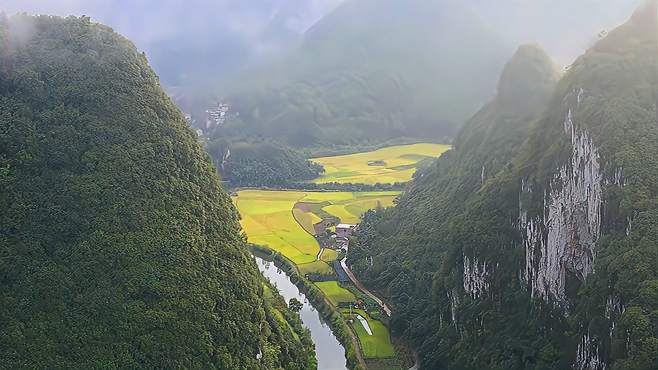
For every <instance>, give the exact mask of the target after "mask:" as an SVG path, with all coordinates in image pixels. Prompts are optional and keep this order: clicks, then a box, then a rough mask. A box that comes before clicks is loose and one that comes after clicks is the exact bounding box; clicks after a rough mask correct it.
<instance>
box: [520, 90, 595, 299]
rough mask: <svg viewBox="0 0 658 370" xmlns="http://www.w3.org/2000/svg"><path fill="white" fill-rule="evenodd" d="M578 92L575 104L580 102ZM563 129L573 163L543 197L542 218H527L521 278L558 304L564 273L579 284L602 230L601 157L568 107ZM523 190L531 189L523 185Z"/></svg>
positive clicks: (535, 293)
mask: <svg viewBox="0 0 658 370" xmlns="http://www.w3.org/2000/svg"><path fill="white" fill-rule="evenodd" d="M582 94H583V92H582V90H580V91H578V93H577V101H578V102H580V101H581V99H582ZM564 130H565V133H566V134H567V135H570V136H571V161H570V163H567V164H565V165H563V166H562V167H560V168H559V170H558V171H557V172H556V173H555V175H554V176H553V178H552V180H551V181H550V184H549V189H548V190H547V191H545V194H544V207H543V209H544V214H543V215H540V216H537V217H535V218H534V219H531V220H526V218H527V216H526V213H525V212H524V211H523V210H522V211H521V215H520V217H521V227H522V228H523V229H524V231H525V240H524V244H525V249H526V273H525V278H526V281H527V283H528V285H529V286H530V288H531V291H532V295H533V297H534V296H537V297H540V298H543V299H544V300H546V301H551V302H553V303H556V304H557V305H559V306H564V303H566V297H565V282H566V277H567V273H570V274H572V275H574V276H575V277H576V278H578V279H579V280H581V281H583V280H584V279H585V278H586V277H587V275H589V274H590V273H592V271H593V262H594V258H595V256H596V242H597V240H598V238H599V235H600V229H601V203H602V200H601V196H602V186H601V181H602V176H601V168H600V163H599V153H598V150H597V148H596V146H595V145H594V142H593V140H592V138H591V137H590V135H589V133H588V132H587V131H585V130H583V129H579V128H578V127H577V126H576V125H575V124H574V121H573V116H572V112H571V109H569V111H568V113H567V116H566V118H565V121H564ZM522 188H523V191H528V190H529V189H530V187H529V186H528V185H527V184H525V183H524V184H522Z"/></svg>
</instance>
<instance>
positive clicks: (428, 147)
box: [311, 143, 451, 184]
mask: <svg viewBox="0 0 658 370" xmlns="http://www.w3.org/2000/svg"><path fill="white" fill-rule="evenodd" d="M450 149H451V146H450V145H446V144H430V143H421V144H411V145H397V146H391V147H386V148H382V149H378V150H374V151H371V152H363V153H356V154H349V155H341V156H333V157H322V158H314V159H311V160H312V161H313V162H316V163H319V164H321V165H322V166H324V169H325V173H324V174H323V175H322V176H320V177H319V178H317V179H315V180H314V181H313V182H315V183H317V184H324V183H328V182H337V183H341V184H345V183H353V184H376V183H380V184H392V183H396V182H407V181H409V180H411V178H412V176H413V174H414V172H416V169H417V168H418V166H420V165H421V164H423V163H428V162H429V161H432V160H433V159H434V158H437V157H439V156H441V154H443V153H444V152H446V151H448V150H450Z"/></svg>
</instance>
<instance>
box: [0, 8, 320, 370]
mask: <svg viewBox="0 0 658 370" xmlns="http://www.w3.org/2000/svg"><path fill="white" fill-rule="evenodd" d="M237 218H238V217H237V214H236V211H235V210H234V208H233V206H232V204H231V201H230V198H229V197H228V195H227V194H226V193H224V192H223V191H222V189H221V187H220V183H219V178H218V176H217V174H216V172H215V168H214V167H213V165H212V164H211V162H210V160H209V158H208V156H207V154H206V153H205V152H204V150H203V148H202V147H201V146H200V145H199V143H198V142H197V139H196V137H195V135H194V133H193V132H192V131H191V130H190V129H189V128H187V127H186V123H185V120H184V119H183V117H182V115H181V113H180V111H179V110H178V109H177V108H176V107H175V106H174V105H173V103H172V102H171V100H170V99H169V98H168V97H167V96H166V95H165V93H164V92H163V90H162V88H161V87H160V84H159V81H158V77H157V76H156V75H155V74H154V72H153V71H152V70H151V68H150V67H149V66H148V64H147V62H146V58H145V56H144V55H143V54H140V53H139V52H137V50H136V49H135V47H134V46H133V45H132V44H131V43H130V42H129V41H127V40H126V39H124V38H123V37H121V36H119V35H117V34H116V33H114V32H113V31H112V30H111V29H109V28H107V27H105V26H102V25H98V24H94V23H91V22H90V20H89V18H87V17H82V18H76V17H69V18H66V19H62V18H56V17H47V16H40V17H28V16H16V17H13V18H11V19H8V18H7V17H5V16H2V18H0V307H2V309H0V328H2V330H1V331H0V363H1V364H2V365H0V367H6V368H222V369H254V368H271V369H278V368H286V369H307V368H313V367H314V366H315V359H314V353H313V345H312V343H311V342H310V338H309V336H308V333H305V332H304V331H303V330H302V328H301V325H300V324H299V321H298V320H299V319H296V320H297V321H295V319H294V315H288V314H286V316H287V317H289V318H290V320H289V322H288V323H286V321H283V322H282V321H281V320H280V319H279V318H278V315H275V313H274V310H280V311H281V310H283V311H286V308H285V303H283V304H282V303H281V301H280V300H276V299H275V300H273V301H268V300H266V299H264V296H263V289H264V288H263V287H264V280H263V278H262V276H261V275H260V274H259V272H258V270H257V268H256V266H255V264H254V263H253V261H252V260H251V259H250V257H249V256H248V255H247V252H246V249H245V248H244V243H245V242H244V238H243V236H241V235H240V230H239V224H238V219H237ZM293 327H294V328H295V329H294V330H293V329H292V328H293Z"/></svg>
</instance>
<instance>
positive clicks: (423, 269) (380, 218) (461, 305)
mask: <svg viewBox="0 0 658 370" xmlns="http://www.w3.org/2000/svg"><path fill="white" fill-rule="evenodd" d="M656 14H657V9H656V1H655V0H651V1H649V2H647V4H646V5H645V6H643V7H641V8H640V9H639V10H638V11H637V12H636V14H635V15H634V16H633V17H632V18H631V19H630V20H629V21H628V22H627V23H626V24H624V25H623V26H621V27H619V28H617V29H615V30H614V31H612V32H610V33H609V34H608V35H607V36H606V37H605V38H604V39H602V40H601V41H599V42H598V43H597V44H596V45H595V46H594V47H592V48H591V49H590V50H588V51H587V52H586V53H585V54H584V55H583V56H581V57H580V58H578V59H577V61H576V62H575V63H574V64H573V65H572V67H571V68H570V70H569V71H568V72H567V73H566V75H565V76H564V77H563V78H562V79H561V81H560V82H559V83H558V85H557V87H556V88H555V92H554V94H553V95H552V97H551V98H550V102H548V104H547V105H546V106H545V107H544V108H541V106H542V104H541V102H542V101H546V95H545V93H547V92H548V91H549V90H550V86H551V82H550V81H552V78H551V77H550V76H551V75H552V72H551V70H550V68H546V67H539V66H541V65H544V66H548V65H550V63H548V62H546V61H545V58H538V59H536V61H535V62H534V63H528V62H527V61H526V62H525V63H519V61H518V58H520V57H522V56H523V54H524V52H523V49H522V50H521V51H520V52H519V53H517V56H516V59H517V61H516V62H514V61H513V62H511V63H510V64H508V66H507V68H506V71H505V73H504V74H503V77H502V78H501V82H500V85H499V92H498V96H497V97H496V99H495V100H494V101H493V102H492V103H491V104H490V105H488V106H487V107H485V108H484V109H483V110H482V111H481V112H479V113H478V114H477V115H476V116H475V117H474V118H473V119H472V120H471V121H470V122H469V123H468V124H467V125H466V126H465V128H464V129H463V130H462V132H461V133H460V135H459V139H458V140H457V143H456V148H455V150H454V151H453V152H452V153H450V154H449V155H444V156H442V157H441V158H440V159H439V160H438V161H437V163H436V164H435V166H434V167H433V168H432V169H431V170H429V171H426V172H425V173H424V174H423V175H422V176H420V177H419V178H418V179H417V180H416V181H415V182H414V183H413V184H412V186H411V189H410V190H409V191H407V192H406V193H405V194H404V195H403V196H402V198H401V200H400V202H399V204H398V206H397V207H395V208H394V209H391V210H385V211H378V212H371V213H369V214H368V215H367V216H366V217H365V220H364V222H363V223H362V225H361V227H360V232H359V240H358V243H357V244H356V245H355V246H354V247H353V248H351V250H350V254H351V255H350V256H349V257H348V261H349V264H351V265H352V266H353V269H354V270H355V271H356V272H357V273H358V275H359V276H360V277H361V278H363V280H364V281H365V282H366V283H367V285H369V286H371V287H373V288H375V289H376V290H378V291H379V292H380V293H381V294H382V295H384V296H386V297H387V298H388V299H389V300H390V301H391V302H392V306H393V307H392V308H393V311H394V315H393V318H392V330H393V331H394V333H395V334H396V335H399V336H402V337H403V338H404V339H405V340H406V341H407V342H408V343H410V344H411V345H412V346H413V347H414V348H415V349H416V350H417V351H418V352H419V355H420V357H421V363H422V365H423V367H424V368H431V369H483V368H487V369H566V368H576V369H603V368H612V369H655V368H656V367H657V366H658V362H657V361H658V358H657V354H658V338H657V337H656V331H655V328H656V327H657V325H658V315H656V312H658V296H657V293H656V292H658V277H657V272H656V264H657V261H658V250H657V249H656V246H657V245H658V234H657V233H656V230H657V229H658V185H657V184H658V123H657V113H656V96H657V91H656V90H657V86H658V85H657V83H658V80H657V76H656V74H657V71H658V60H657V58H658V50H657V45H658V43H657V36H656V29H657V24H656ZM528 51H529V50H528V49H526V50H525V53H526V54H527V52H528ZM532 54H537V55H540V54H539V52H538V51H535V52H533V53H532ZM541 59H544V62H541V61H540V60H541ZM537 61H540V62H539V63H537ZM533 64H534V65H535V67H537V68H534V67H533V68H527V67H526V69H527V70H528V71H535V72H534V73H523V74H519V75H518V76H519V77H520V76H522V75H525V76H535V77H534V78H531V79H528V78H527V77H521V78H518V79H515V78H511V79H510V76H513V75H515V73H514V70H515V68H514V66H515V65H526V66H529V65H533ZM540 76H544V77H540ZM506 80H507V81H514V80H516V83H514V84H512V83H510V84H508V83H506ZM519 81H530V82H529V84H528V85H526V86H523V84H522V85H521V86H518V82H519ZM533 83H534V84H538V85H539V86H544V88H542V89H533V88H532V87H531V86H532V84H533ZM505 86H507V88H504V87H505ZM505 91H508V92H518V94H516V96H515V98H514V99H513V100H512V101H513V102H516V104H511V105H509V106H508V107H507V108H504V106H505V104H503V103H501V102H502V101H504V100H505V99H504V98H502V96H504V95H505ZM524 91H525V93H522V92H524ZM533 92H540V93H539V94H538V95H534V94H533ZM524 95H525V99H524V98H523V97H524ZM529 100H530V101H533V102H534V104H528V101H529ZM510 113H511V114H512V116H513V117H515V118H513V119H512V120H506V119H504V118H503V117H504V116H506V115H508V114H510ZM533 115H538V116H539V117H538V118H537V119H536V120H533V119H532V116H533ZM513 133H519V134H518V136H516V135H514V134H513ZM524 135H527V138H525V139H524V137H523V136H524ZM521 143H522V144H521Z"/></svg>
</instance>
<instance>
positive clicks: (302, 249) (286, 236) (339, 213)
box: [233, 190, 399, 272]
mask: <svg viewBox="0 0 658 370" xmlns="http://www.w3.org/2000/svg"><path fill="white" fill-rule="evenodd" d="M398 195H399V192H395V191H388V192H311V191H269V190H243V191H240V192H238V194H237V195H236V196H234V197H233V201H234V203H235V205H236V207H237V209H238V211H239V212H240V215H241V216H242V220H241V221H240V223H241V225H242V228H243V230H244V231H245V233H246V234H247V238H248V241H249V242H250V243H253V244H258V245H263V246H267V247H269V248H271V249H273V250H275V251H277V252H279V253H281V254H282V255H284V256H286V257H287V258H288V259H290V260H291V261H292V262H293V263H295V264H297V265H298V267H299V268H300V271H302V272H326V271H330V270H329V269H330V266H329V265H328V264H327V263H326V262H331V261H333V260H334V259H335V258H336V253H335V252H334V251H330V250H325V252H324V253H323V255H322V256H321V259H320V261H316V259H317V256H318V253H319V252H320V247H319V245H318V243H317V241H316V240H315V238H314V236H313V227H312V224H313V223H316V222H319V220H321V219H323V218H324V217H323V216H327V215H329V216H335V217H338V218H340V221H341V222H344V223H357V222H358V221H359V217H360V216H361V215H362V214H363V213H364V212H366V211H367V210H369V209H371V208H376V207H377V206H381V207H389V206H391V205H393V201H394V199H395V198H396V197H397V196H398ZM298 203H299V204H304V205H305V207H303V208H304V209H300V208H296V207H295V205H297V204H298ZM305 265H306V266H305Z"/></svg>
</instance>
